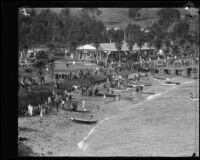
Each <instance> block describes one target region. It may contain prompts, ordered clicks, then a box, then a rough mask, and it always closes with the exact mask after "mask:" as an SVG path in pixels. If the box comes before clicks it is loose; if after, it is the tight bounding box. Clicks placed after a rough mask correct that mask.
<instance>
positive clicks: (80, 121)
mask: <svg viewBox="0 0 200 160" xmlns="http://www.w3.org/2000/svg"><path fill="white" fill-rule="evenodd" d="M71 120H72V121H74V122H77V123H86V124H91V123H97V122H98V120H88V119H80V118H71Z"/></svg>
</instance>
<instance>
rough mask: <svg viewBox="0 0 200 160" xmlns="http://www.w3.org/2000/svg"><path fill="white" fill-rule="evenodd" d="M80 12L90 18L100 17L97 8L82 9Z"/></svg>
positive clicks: (99, 11)
mask: <svg viewBox="0 0 200 160" xmlns="http://www.w3.org/2000/svg"><path fill="white" fill-rule="evenodd" d="M82 12H85V13H87V14H88V15H89V16H90V18H91V17H96V16H100V15H101V10H100V9H98V8H82Z"/></svg>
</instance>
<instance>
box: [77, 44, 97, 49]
mask: <svg viewBox="0 0 200 160" xmlns="http://www.w3.org/2000/svg"><path fill="white" fill-rule="evenodd" d="M77 49H78V50H96V48H95V47H94V46H92V45H89V44H86V45H83V46H80V47H78V48H77Z"/></svg>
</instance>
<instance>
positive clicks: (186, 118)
mask: <svg viewBox="0 0 200 160" xmlns="http://www.w3.org/2000/svg"><path fill="white" fill-rule="evenodd" d="M188 81H189V80H188ZM198 88H199V84H198V82H197V81H196V82H195V83H194V82H187V83H183V84H181V85H180V86H175V87H173V86H170V87H169V86H167V87H166V86H163V87H158V88H155V87H154V88H153V89H154V90H155V92H156V93H157V94H155V95H143V97H142V100H140V101H139V103H137V104H135V103H133V102H131V101H127V100H120V101H118V102H115V103H112V104H109V106H107V107H111V108H113V109H115V110H119V112H118V114H115V115H112V114H110V115H109V116H108V117H107V119H104V120H102V121H101V122H100V123H99V124H98V125H97V126H95V127H93V128H92V129H91V130H90V131H89V133H88V135H86V136H85V137H83V139H82V141H80V143H79V145H77V146H78V147H79V148H78V149H77V151H76V152H75V153H74V155H77V156H192V154H193V153H194V152H196V154H197V155H199V152H198V150H199V144H198V142H199V136H198V135H199V101H192V100H190V99H188V98H187V97H188V96H189V93H190V92H191V91H192V92H195V93H198Z"/></svg>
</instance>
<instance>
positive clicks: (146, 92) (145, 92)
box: [142, 91, 155, 94]
mask: <svg viewBox="0 0 200 160" xmlns="http://www.w3.org/2000/svg"><path fill="white" fill-rule="evenodd" d="M142 93H144V94H155V93H154V92H148V91H143V92H142Z"/></svg>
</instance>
